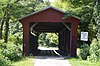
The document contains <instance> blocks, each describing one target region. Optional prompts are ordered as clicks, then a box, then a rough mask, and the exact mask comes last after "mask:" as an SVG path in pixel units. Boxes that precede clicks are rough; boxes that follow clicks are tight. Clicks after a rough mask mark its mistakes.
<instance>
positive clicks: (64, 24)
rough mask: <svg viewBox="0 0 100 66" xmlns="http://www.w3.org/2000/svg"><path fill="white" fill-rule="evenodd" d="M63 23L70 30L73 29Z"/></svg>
mask: <svg viewBox="0 0 100 66" xmlns="http://www.w3.org/2000/svg"><path fill="white" fill-rule="evenodd" d="M63 25H64V26H65V27H66V28H67V29H68V30H69V31H71V29H70V28H69V26H67V25H66V24H65V23H63Z"/></svg>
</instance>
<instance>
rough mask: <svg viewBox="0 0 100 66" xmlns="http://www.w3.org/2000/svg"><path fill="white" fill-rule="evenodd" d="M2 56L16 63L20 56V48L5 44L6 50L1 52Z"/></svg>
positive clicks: (9, 43)
mask: <svg viewBox="0 0 100 66" xmlns="http://www.w3.org/2000/svg"><path fill="white" fill-rule="evenodd" d="M2 54H3V55H4V56H6V57H8V58H9V59H10V60H11V61H17V60H19V59H20V58H21V56H22V52H21V49H20V46H16V45H14V44H13V43H12V42H8V43H7V46H6V49H4V50H3V51H2Z"/></svg>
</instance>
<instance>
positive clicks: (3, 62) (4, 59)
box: [0, 54, 11, 66]
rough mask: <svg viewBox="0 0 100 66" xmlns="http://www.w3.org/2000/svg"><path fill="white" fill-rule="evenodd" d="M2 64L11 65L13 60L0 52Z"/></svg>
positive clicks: (0, 63)
mask: <svg viewBox="0 0 100 66" xmlns="http://www.w3.org/2000/svg"><path fill="white" fill-rule="evenodd" d="M0 66H11V61H10V60H9V59H8V58H7V57H5V56H4V55H2V54H0Z"/></svg>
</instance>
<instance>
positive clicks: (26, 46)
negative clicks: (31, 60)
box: [19, 6, 80, 57]
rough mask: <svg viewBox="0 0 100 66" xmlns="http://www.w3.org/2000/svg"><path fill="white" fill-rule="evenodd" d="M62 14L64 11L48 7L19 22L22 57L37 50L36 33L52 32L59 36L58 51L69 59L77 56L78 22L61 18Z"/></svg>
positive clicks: (75, 19)
mask: <svg viewBox="0 0 100 66" xmlns="http://www.w3.org/2000/svg"><path fill="white" fill-rule="evenodd" d="M64 14H65V12H64V11H62V10H60V9H58V8H55V7H52V6H49V7H46V8H44V9H42V10H40V11H37V12H33V13H32V14H30V15H28V16H25V17H22V18H21V19H20V20H19V21H20V22H21V24H22V27H23V53H24V55H29V54H30V53H32V54H35V53H36V50H38V32H51V33H52V32H54V33H58V34H59V44H58V48H59V50H60V51H63V52H65V53H67V54H68V55H70V56H71V57H76V56H77V54H76V50H77V28H78V24H79V22H80V20H79V19H78V18H76V17H74V16H73V17H69V18H63V17H64ZM32 31H33V33H34V35H32V33H31V32H32ZM35 35H36V36H35Z"/></svg>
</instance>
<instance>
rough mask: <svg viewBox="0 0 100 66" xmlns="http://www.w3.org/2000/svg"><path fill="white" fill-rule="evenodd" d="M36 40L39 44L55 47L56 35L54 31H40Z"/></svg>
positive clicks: (56, 43) (56, 42)
mask: <svg viewBox="0 0 100 66" xmlns="http://www.w3.org/2000/svg"><path fill="white" fill-rule="evenodd" d="M38 42H39V45H40V46H45V47H56V46H57V45H58V36H57V35H56V34H55V33H41V34H40V35H39V41H38Z"/></svg>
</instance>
